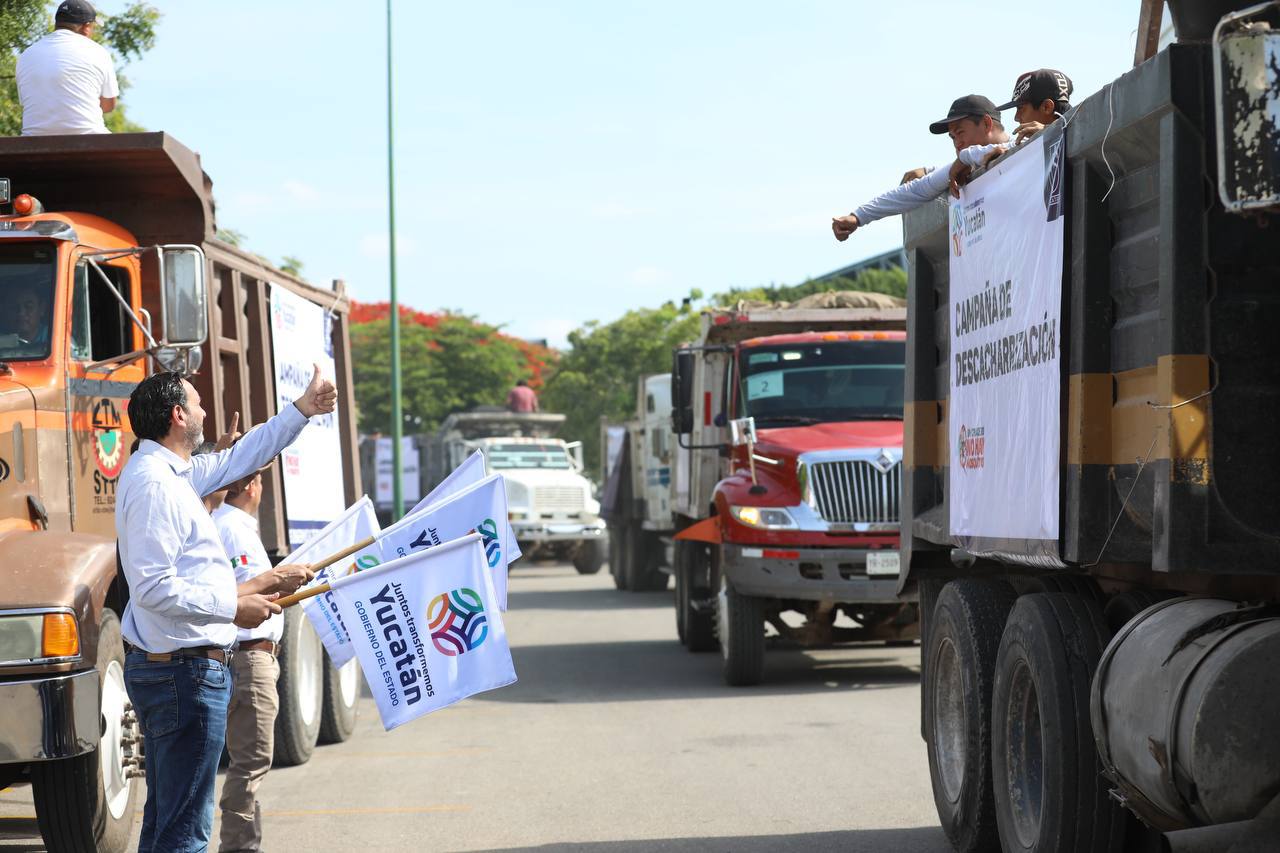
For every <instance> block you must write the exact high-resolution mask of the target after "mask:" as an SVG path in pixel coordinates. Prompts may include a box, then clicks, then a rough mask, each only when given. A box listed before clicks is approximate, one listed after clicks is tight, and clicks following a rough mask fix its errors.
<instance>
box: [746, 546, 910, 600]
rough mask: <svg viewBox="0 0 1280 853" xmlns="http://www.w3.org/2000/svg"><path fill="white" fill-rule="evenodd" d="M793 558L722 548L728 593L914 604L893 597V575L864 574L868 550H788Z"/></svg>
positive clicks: (758, 549)
mask: <svg viewBox="0 0 1280 853" xmlns="http://www.w3.org/2000/svg"><path fill="white" fill-rule="evenodd" d="M777 547H778V549H779V550H786V551H794V552H795V553H796V554H797V557H795V558H794V559H783V558H778V557H765V556H763V551H764V549H763V548H762V547H760V546H746V547H744V546H741V545H734V544H731V543H727V542H726V543H725V545H724V550H723V556H724V562H723V569H724V573H725V576H726V577H728V579H729V582H730V583H731V584H733V588H734V589H736V590H737V591H738V592H741V593H743V594H745V595H755V596H760V597H761V598H783V599H799V600H802V601H835V602H845V603H850V604H853V603H858V604H891V603H898V602H902V601H915V599H916V597H915V595H906V596H901V597H900V596H899V595H898V576H897V575H881V576H875V577H869V576H868V575H867V574H866V568H865V567H866V565H867V554H868V553H870V552H869V551H866V550H862V549H854V548H792V547H790V546H783V545H780V546H777Z"/></svg>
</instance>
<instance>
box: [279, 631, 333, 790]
mask: <svg viewBox="0 0 1280 853" xmlns="http://www.w3.org/2000/svg"><path fill="white" fill-rule="evenodd" d="M324 663H325V657H324V645H323V644H322V643H321V642H320V636H319V635H318V634H316V632H315V629H314V628H312V627H311V620H309V619H308V618H307V615H306V613H305V612H303V610H302V608H301V607H289V608H287V609H286V610H285V611H284V636H283V638H281V641H280V680H279V681H278V682H276V689H277V690H278V691H279V693H280V713H279V714H277V715H276V746H275V754H274V757H273V759H272V764H273V765H274V766H276V767H293V766H295V765H298V764H306V763H307V762H308V761H309V760H310V759H311V753H313V752H315V749H316V741H317V739H318V738H319V736H320V719H321V717H322V716H323V714H322V713H321V708H322V706H323V702H324V669H323V667H324Z"/></svg>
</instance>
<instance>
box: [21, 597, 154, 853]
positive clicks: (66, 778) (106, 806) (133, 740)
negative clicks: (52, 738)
mask: <svg viewBox="0 0 1280 853" xmlns="http://www.w3.org/2000/svg"><path fill="white" fill-rule="evenodd" d="M97 665H98V674H99V677H100V678H101V693H100V694H99V707H100V709H101V713H102V721H101V724H102V739H101V740H100V741H99V743H98V748H97V749H96V750H94V751H93V752H90V753H87V754H85V755H79V756H76V757H75V758H64V759H60V760H58V761H38V762H36V763H34V764H32V765H31V793H32V796H33V798H34V800H35V806H36V817H37V821H38V823H39V825H40V834H41V835H42V836H43V837H44V843H45V845H46V846H48V848H49V849H50V850H86V851H87V850H97V851H104V852H105V853H117V851H124V850H127V849H128V847H129V841H130V836H131V835H132V832H133V821H134V815H135V814H136V812H137V807H138V802H137V800H138V789H139V788H140V787H141V786H140V785H139V784H138V782H137V780H136V779H134V778H131V777H130V776H129V775H128V771H129V770H130V769H132V767H131V765H130V764H129V763H127V762H128V761H129V759H130V758H132V757H133V756H134V753H135V749H138V747H140V745H141V742H142V736H141V734H140V732H139V731H138V723H137V717H136V716H135V715H134V714H133V707H132V706H131V705H130V704H129V696H128V694H127V693H126V692H125V687H124V642H123V641H122V640H121V637H120V620H119V619H118V618H116V615H115V614H114V613H112V612H111V611H110V610H107V609H106V608H104V609H103V611H102V616H101V617H99V620H98V661H97ZM138 751H140V749H139V750H138Z"/></svg>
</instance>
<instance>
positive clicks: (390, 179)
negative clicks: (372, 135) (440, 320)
mask: <svg viewBox="0 0 1280 853" xmlns="http://www.w3.org/2000/svg"><path fill="white" fill-rule="evenodd" d="M391 80H392V77H391V0H387V219H388V221H389V229H388V232H387V239H388V250H389V256H388V260H389V261H390V265H391V495H392V499H391V500H392V518H393V519H399V518H400V517H401V516H402V515H404V492H403V490H402V489H401V483H400V465H401V459H400V434H401V433H402V432H403V431H404V416H403V414H402V413H401V411H400V301H399V299H397V297H396V160H395V133H394V125H393V124H392V118H391V117H392V106H393V104H394V99H393V98H392V94H391Z"/></svg>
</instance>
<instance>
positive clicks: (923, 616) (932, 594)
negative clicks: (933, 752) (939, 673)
mask: <svg viewBox="0 0 1280 853" xmlns="http://www.w3.org/2000/svg"><path fill="white" fill-rule="evenodd" d="M943 583H944V581H942V580H937V579H932V578H925V579H924V580H921V581H920V583H919V593H920V684H921V688H920V739H921V740H923V741H924V742H925V743H928V742H929V735H928V733H927V731H926V729H925V720H926V719H928V713H927V712H926V710H925V704H926V702H927V700H928V698H929V689H928V686H929V669H928V667H927V664H928V662H929V629H930V628H931V627H933V608H934V606H935V605H937V603H938V594H939V593H940V592H942V585H943Z"/></svg>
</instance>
